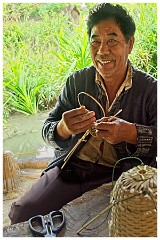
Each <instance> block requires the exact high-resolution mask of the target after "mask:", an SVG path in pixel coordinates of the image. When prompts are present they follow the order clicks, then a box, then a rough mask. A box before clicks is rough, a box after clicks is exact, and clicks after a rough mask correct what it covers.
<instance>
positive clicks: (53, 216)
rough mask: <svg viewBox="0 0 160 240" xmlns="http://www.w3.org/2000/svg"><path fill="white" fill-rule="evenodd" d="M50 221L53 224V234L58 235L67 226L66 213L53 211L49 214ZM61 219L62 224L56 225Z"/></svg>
mask: <svg viewBox="0 0 160 240" xmlns="http://www.w3.org/2000/svg"><path fill="white" fill-rule="evenodd" d="M49 219H50V222H51V228H52V232H53V233H58V232H60V230H61V229H62V228H63V226H64V224H65V216H64V213H63V212H62V211H60V210H57V211H52V212H50V213H49ZM58 219H60V220H61V222H60V223H58V225H55V221H56V220H58Z"/></svg>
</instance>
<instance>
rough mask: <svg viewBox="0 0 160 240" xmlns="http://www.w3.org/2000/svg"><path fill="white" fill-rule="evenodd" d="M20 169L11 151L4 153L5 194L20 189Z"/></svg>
mask: <svg viewBox="0 0 160 240" xmlns="http://www.w3.org/2000/svg"><path fill="white" fill-rule="evenodd" d="M17 170H19V168H18V166H17V164H16V162H15V159H14V155H13V153H12V152H11V151H5V152H4V153H3V192H10V191H12V190H14V189H17V188H18V179H19V175H18V173H17V172H18V171H17Z"/></svg>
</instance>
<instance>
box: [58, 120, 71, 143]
mask: <svg viewBox="0 0 160 240" xmlns="http://www.w3.org/2000/svg"><path fill="white" fill-rule="evenodd" d="M56 131H57V135H58V137H59V138H61V139H67V138H69V137H71V135H72V134H71V132H70V131H69V130H68V129H67V127H66V126H65V125H64V123H63V122H62V120H61V121H60V122H59V123H58V124H57V127H56Z"/></svg>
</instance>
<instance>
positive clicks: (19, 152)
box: [3, 111, 53, 161]
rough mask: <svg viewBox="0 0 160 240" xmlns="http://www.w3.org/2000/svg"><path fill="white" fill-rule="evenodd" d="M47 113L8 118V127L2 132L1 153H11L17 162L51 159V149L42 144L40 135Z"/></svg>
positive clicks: (16, 115) (18, 115)
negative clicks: (7, 151)
mask: <svg viewBox="0 0 160 240" xmlns="http://www.w3.org/2000/svg"><path fill="white" fill-rule="evenodd" d="M49 112H50V111H46V112H42V113H38V114H36V115H30V116H26V115H21V114H15V115H13V116H10V119H9V122H8V127H7V128H6V129H4V132H3V151H6V150H9V151H11V152H13V154H14V155H15V156H16V157H17V159H18V160H21V159H23V160H24V159H32V161H35V160H36V159H48V158H50V159H51V158H52V156H53V148H51V147H49V146H48V145H47V144H46V143H45V142H44V140H43V138H42V133H41V132H42V126H43V123H44V121H45V120H46V118H47V117H48V114H49Z"/></svg>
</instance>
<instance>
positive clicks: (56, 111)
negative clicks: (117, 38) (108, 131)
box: [42, 66, 157, 171]
mask: <svg viewBox="0 0 160 240" xmlns="http://www.w3.org/2000/svg"><path fill="white" fill-rule="evenodd" d="M132 70H133V76H132V87H131V88H130V89H128V90H127V91H123V92H122V93H121V94H120V96H119V97H118V99H117V100H116V101H115V103H114V105H113V107H112V109H111V111H110V116H113V115H114V114H115V113H117V112H118V110H119V109H122V112H121V113H120V114H119V115H118V116H119V118H122V119H124V120H126V121H128V122H132V123H136V127H137V132H138V144H137V145H133V144H128V143H126V142H121V143H118V144H115V145H114V147H115V150H116V153H117V156H118V159H121V158H123V157H127V156H136V157H139V158H141V160H143V162H144V163H145V164H148V165H151V166H156V155H157V81H156V79H154V78H153V77H152V76H150V75H148V74H146V73H145V72H142V71H140V70H138V69H135V68H134V67H133V66H132ZM95 72H96V70H95V67H94V66H91V67H87V68H84V69H82V70H79V71H76V72H74V73H73V74H72V75H71V76H70V77H69V78H68V79H67V81H66V84H65V86H64V88H63V91H62V93H61V94H60V96H59V99H58V101H57V103H56V105H55V107H54V108H53V110H52V111H51V113H50V114H49V118H48V119H47V120H46V121H45V123H44V126H43V130H42V136H43V139H44V140H45V141H46V142H47V143H48V144H50V145H52V146H54V147H55V156H54V157H53V162H52V163H51V164H50V165H49V166H48V167H47V169H46V170H45V171H47V170H48V169H50V168H52V167H54V166H55V165H60V164H62V162H63V160H64V158H65V157H66V155H67V154H68V153H69V151H70V150H71V149H72V148H73V146H74V145H75V144H76V143H77V141H78V139H80V137H81V136H82V135H83V134H84V133H82V134H78V135H74V136H72V137H70V138H69V139H67V140H63V141H62V140H59V139H58V137H57V136H56V132H55V127H56V125H57V123H58V122H59V121H60V120H61V118H62V114H63V112H65V111H68V110H71V109H74V108H77V107H79V104H78V100H77V96H78V93H79V92H86V93H89V94H90V95H92V96H93V97H94V98H96V99H97V100H98V101H99V102H100V104H101V105H102V106H103V108H104V109H105V106H106V96H105V93H104V91H103V89H101V87H100V86H99V85H98V84H97V83H95ZM80 101H81V104H82V105H84V106H86V108H87V109H89V110H90V111H94V112H95V113H96V119H99V118H101V117H102V116H103V115H102V111H101V109H100V107H99V106H98V105H97V104H96V103H95V102H94V101H93V100H92V99H91V98H89V97H88V96H86V95H80ZM89 137H90V136H88V139H89ZM83 144H85V142H82V143H81V144H80V146H79V147H78V148H77V150H76V152H77V151H78V150H79V149H80V148H81V147H82V146H83ZM76 152H75V153H76Z"/></svg>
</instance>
